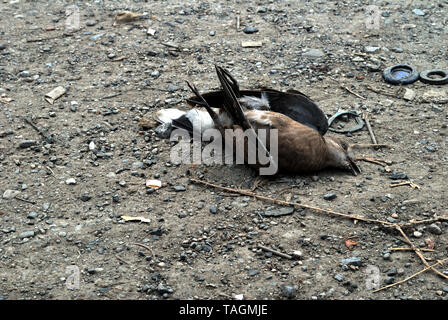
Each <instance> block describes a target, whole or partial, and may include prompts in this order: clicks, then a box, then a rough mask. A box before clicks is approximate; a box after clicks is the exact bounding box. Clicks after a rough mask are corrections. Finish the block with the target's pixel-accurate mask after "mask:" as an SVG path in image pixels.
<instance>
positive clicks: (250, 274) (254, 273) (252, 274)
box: [249, 269, 259, 277]
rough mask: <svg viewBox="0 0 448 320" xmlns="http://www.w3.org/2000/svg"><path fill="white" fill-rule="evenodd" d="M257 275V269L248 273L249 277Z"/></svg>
mask: <svg viewBox="0 0 448 320" xmlns="http://www.w3.org/2000/svg"><path fill="white" fill-rule="evenodd" d="M258 273H259V271H258V270H257V269H252V270H250V271H249V276H251V277H253V276H256V275H257V274H258Z"/></svg>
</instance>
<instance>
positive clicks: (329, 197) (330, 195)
mask: <svg viewBox="0 0 448 320" xmlns="http://www.w3.org/2000/svg"><path fill="white" fill-rule="evenodd" d="M336 198H337V195H336V193H327V194H326V195H324V200H333V199H336Z"/></svg>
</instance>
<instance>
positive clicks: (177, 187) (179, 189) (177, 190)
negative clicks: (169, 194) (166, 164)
mask: <svg viewBox="0 0 448 320" xmlns="http://www.w3.org/2000/svg"><path fill="white" fill-rule="evenodd" d="M185 190H187V189H185V187H184V186H174V191H176V192H180V191H185Z"/></svg>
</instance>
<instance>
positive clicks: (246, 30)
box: [243, 27, 258, 34]
mask: <svg viewBox="0 0 448 320" xmlns="http://www.w3.org/2000/svg"><path fill="white" fill-rule="evenodd" d="M243 32H244V33H246V34H252V33H256V32H258V29H257V28H255V27H245V28H244V29H243Z"/></svg>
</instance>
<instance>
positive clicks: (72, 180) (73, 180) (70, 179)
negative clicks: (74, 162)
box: [65, 178, 76, 185]
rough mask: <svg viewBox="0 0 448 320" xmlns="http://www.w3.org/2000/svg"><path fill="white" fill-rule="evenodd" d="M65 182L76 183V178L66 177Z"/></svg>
mask: <svg viewBox="0 0 448 320" xmlns="http://www.w3.org/2000/svg"><path fill="white" fill-rule="evenodd" d="M65 183H66V184H68V185H73V184H76V180H75V178H68V179H67V180H65Z"/></svg>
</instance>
